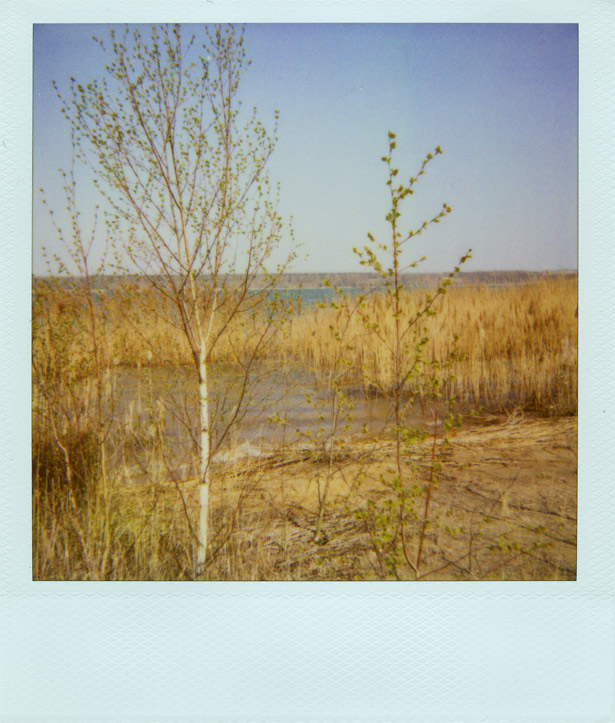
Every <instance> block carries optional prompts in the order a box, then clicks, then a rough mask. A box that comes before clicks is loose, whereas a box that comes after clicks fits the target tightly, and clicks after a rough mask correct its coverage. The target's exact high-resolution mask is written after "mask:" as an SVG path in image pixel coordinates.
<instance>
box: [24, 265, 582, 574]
mask: <svg viewBox="0 0 615 723" xmlns="http://www.w3.org/2000/svg"><path fill="white" fill-rule="evenodd" d="M34 291H35V293H34V313H33V317H34V324H33V369H34V373H33V482H34V483H33V566H34V572H33V575H34V577H35V579H114V580H117V579H126V580H131V579H132V580H136V579H164V580H167V579H192V578H193V576H194V571H193V550H194V544H195V537H194V533H195V531H194V529H193V523H192V521H193V520H194V519H195V514H196V512H195V510H196V505H197V495H196V487H197V486H196V483H195V474H196V469H197V465H196V463H195V458H196V452H195V445H194V443H193V442H194V440H193V439H192V437H191V434H193V430H192V427H191V425H192V424H193V422H194V419H192V418H191V412H190V410H189V409H187V408H182V407H181V404H182V403H181V400H179V399H177V400H176V402H177V407H175V408H171V407H170V406H168V405H167V402H166V401H164V400H162V399H161V397H160V394H159V393H158V392H159V390H157V389H155V388H152V385H151V382H150V383H149V385H148V383H147V382H146V378H145V377H144V376H143V385H142V388H141V387H139V389H138V391H137V392H136V393H135V398H134V400H132V401H131V402H130V404H129V405H126V404H122V405H119V404H118V399H119V393H118V389H117V385H118V379H119V378H120V376H119V371H120V367H131V368H133V367H134V368H136V369H137V370H138V369H139V368H141V370H144V369H146V368H147V367H154V366H156V365H158V366H163V367H165V368H168V369H173V368H175V367H177V366H179V365H184V364H188V363H189V356H188V355H189V353H190V352H189V350H188V349H186V348H184V346H182V345H183V343H184V342H183V341H182V340H181V337H180V336H179V335H178V334H177V330H176V327H175V322H174V317H173V314H172V311H171V309H170V308H169V307H168V306H165V304H164V303H163V301H162V300H161V299H160V298H157V297H156V295H155V293H154V292H152V291H146V290H144V289H143V288H139V287H138V286H134V287H132V288H124V289H122V290H119V289H117V288H116V289H114V290H113V291H111V290H109V289H106V290H104V291H98V292H97V293H98V294H99V295H98V298H97V303H96V304H95V305H94V307H89V310H88V306H87V298H88V293H87V289H85V288H84V287H83V286H80V285H79V284H76V285H75V286H74V287H73V288H72V289H68V288H67V287H65V286H60V285H57V284H56V285H52V284H50V283H49V282H42V281H37V282H35V290H34ZM576 291H577V290H576V279H566V278H553V279H545V280H543V281H541V282H539V283H532V284H528V285H522V286H509V287H500V288H489V287H479V288H455V289H451V290H449V292H448V293H447V294H446V295H445V296H443V300H442V309H441V313H439V314H438V315H437V316H435V317H432V318H430V319H427V320H426V322H425V323H426V325H427V327H428V328H427V334H428V335H429V337H430V341H429V344H428V345H427V347H426V354H427V355H428V356H430V357H433V358H443V357H445V356H446V355H447V354H448V352H449V351H450V349H451V343H452V338H453V334H454V333H457V334H459V337H460V338H459V340H458V342H457V347H458V349H459V351H460V352H461V353H462V359H461V360H459V361H455V362H454V368H453V371H454V374H455V377H456V379H455V381H454V383H453V388H452V389H449V392H451V393H454V394H456V395H457V396H458V397H459V398H460V399H462V400H463V402H464V405H465V406H466V410H467V411H472V410H473V411H477V409H478V408H479V407H480V406H483V407H486V408H487V409H489V410H491V412H492V413H493V414H491V415H486V414H485V412H484V410H483V411H480V410H478V411H479V414H478V416H477V417H475V421H474V422H472V421H470V423H469V424H470V425H471V426H468V425H466V427H465V428H464V429H463V430H462V431H461V432H456V433H449V435H448V441H445V440H444V439H441V435H438V437H437V439H436V440H435V441H436V442H437V448H438V458H437V460H436V459H435V458H433V457H432V456H431V450H432V442H433V441H434V439H432V438H427V439H423V441H420V435H419V437H417V441H416V444H415V446H414V452H413V454H412V455H411V457H408V458H405V461H404V464H406V465H407V466H408V470H409V476H410V478H411V479H412V484H413V488H414V492H412V494H415V495H416V496H417V499H418V498H420V496H421V495H423V494H424V491H425V489H426V485H428V484H429V486H430V487H431V488H432V490H433V497H432V499H431V510H430V514H429V525H427V526H426V528H425V534H424V535H421V533H420V524H421V516H420V515H418V516H417V519H416V526H415V527H414V528H412V529H411V528H410V527H408V528H407V529H403V530H401V531H400V530H399V529H397V528H396V526H395V516H394V515H393V514H391V510H392V509H394V505H395V497H394V496H393V497H392V496H391V490H390V486H388V484H387V483H386V481H387V480H389V479H390V478H391V476H392V475H394V470H393V468H392V460H393V457H394V455H393V454H392V450H391V444H392V442H391V438H390V436H388V435H387V434H386V433H384V434H382V435H379V436H376V437H373V436H360V437H359V436H355V437H348V436H347V435H346V436H345V435H343V434H339V435H337V436H336V438H335V440H333V441H330V449H329V452H330V454H329V452H327V447H326V439H325V438H323V439H322V440H321V441H322V444H320V446H319V444H316V443H314V444H312V445H309V444H307V442H306V439H305V438H304V439H303V441H302V442H301V444H299V445H298V444H296V443H294V444H293V443H290V441H289V440H288V439H287V440H286V441H285V443H284V444H283V445H281V446H279V447H277V448H274V447H272V446H271V445H269V447H267V445H265V447H266V449H265V454H264V455H263V456H262V457H260V458H240V457H238V458H236V459H233V456H232V455H229V456H227V458H226V459H225V460H222V459H219V460H218V461H217V462H215V465H214V466H215V469H214V470H213V471H214V476H213V477H214V480H215V482H214V484H213V486H212V495H213V500H212V528H213V529H212V536H211V555H210V557H209V562H208V568H207V571H206V573H205V577H206V578H207V579H225V580H250V579H293V580H294V579H303V580H305V579H324V580H350V579H414V576H413V571H412V569H411V568H410V567H409V565H408V563H407V562H406V560H412V559H414V557H415V556H416V549H415V548H416V546H417V544H418V541H419V540H420V539H423V537H424V543H425V547H424V550H423V551H422V560H423V563H422V573H421V577H422V578H425V579H572V578H574V577H575V574H576V572H575V571H576V562H575V560H576V419H574V417H566V416H565V415H570V414H574V412H575V411H576V375H577V359H576V357H577V354H576V319H575V316H574V313H575V308H576V305H577V293H576ZM425 295H426V292H425V291H415V292H408V293H406V294H405V295H404V303H405V304H408V305H416V306H417V307H420V305H421V304H423V303H424V302H425ZM363 303H365V304H366V305H372V308H373V309H375V310H376V311H377V308H378V304H379V303H380V301H379V297H378V296H377V295H371V296H370V295H368V296H367V297H366V298H365V301H364V302H363ZM353 304H356V297H355V300H354V301H353V300H352V299H351V300H350V301H349V305H348V306H347V307H345V308H341V309H340V308H337V309H334V308H333V309H332V308H321V309H313V310H307V311H304V312H303V313H302V314H300V315H295V316H292V317H291V318H290V320H289V321H288V322H287V324H286V326H284V327H283V328H282V329H281V330H280V332H279V334H278V335H277V337H276V338H275V340H274V343H273V344H270V345H269V346H268V347H267V348H266V350H265V351H266V353H267V355H268V357H269V358H270V359H271V361H272V362H273V363H274V365H275V364H279V361H276V360H284V363H285V364H286V365H287V366H289V365H290V366H291V367H292V366H295V367H304V368H308V369H316V370H318V371H319V372H321V373H323V375H324V376H326V374H325V373H326V372H327V370H329V369H330V366H331V364H332V363H333V360H336V361H335V363H336V364H338V365H339V362H340V359H339V355H340V345H339V342H336V341H335V338H334V335H333V334H332V333H331V331H330V326H333V327H335V326H336V324H337V323H338V321H339V320H340V319H341V318H342V317H344V318H346V320H347V321H348V322H349V323H348V332H347V335H346V338H345V341H346V343H345V344H344V345H343V346H342V347H341V348H342V356H343V359H344V363H345V364H346V367H345V368H346V369H347V370H348V374H347V375H345V380H346V381H348V383H352V384H356V382H357V380H358V382H359V386H360V385H361V384H363V386H364V387H365V388H366V389H367V387H368V386H369V385H370V384H373V385H374V386H373V388H371V387H370V388H369V389H367V391H371V392H373V391H374V389H377V388H378V386H380V387H382V388H386V385H387V382H388V380H389V379H390V370H388V369H387V366H386V365H387V363H389V362H388V361H387V358H386V357H379V356H378V355H377V352H376V350H377V347H376V346H375V345H370V344H369V343H368V342H367V340H368V339H369V337H368V336H366V335H365V329H364V326H363V325H362V324H361V318H360V311H359V310H357V309H355V307H354V306H353ZM261 313H263V314H266V312H261ZM265 322H266V317H256V316H254V315H253V314H251V312H250V311H249V310H248V309H247V310H246V313H245V314H244V315H242V316H239V317H238V319H237V320H236V321H235V322H234V324H233V325H231V326H229V327H227V328H226V329H225V331H224V335H225V336H224V343H221V344H219V345H218V347H217V350H218V351H217V354H218V355H219V356H218V357H217V359H218V360H223V361H233V362H241V359H242V355H244V354H246V353H249V350H250V340H251V339H253V338H258V329H259V326H260V325H261V324H263V323H265ZM93 323H94V324H95V325H96V334H94V335H93V334H92V324H93ZM382 329H383V333H384V334H386V329H387V322H386V321H385V320H383V322H382ZM221 341H222V340H221ZM94 352H95V353H94ZM336 354H337V356H336ZM94 357H96V359H97V363H96V368H95V365H94V362H93V358H94ZM210 361H215V359H212V360H210ZM96 370H98V372H97V371H96ZM97 374H98V378H96V375H97ZM140 374H142V372H137V376H138V375H140ZM138 378H139V379H141V376H138ZM366 380H367V382H366ZM416 391H417V395H418V396H419V397H420V393H421V390H416ZM521 408H523V409H525V412H526V414H534V413H535V412H539V413H540V417H532V416H526V417H523V416H521V415H520V414H519V412H518V411H517V412H515V411H514V410H519V409H521ZM273 411H275V410H272V409H271V410H269V412H273ZM502 412H505V414H503V415H502V414H501V413H502ZM496 413H497V415H499V416H496ZM182 415H183V416H182ZM546 416H551V417H554V419H547V418H546ZM466 417H467V415H466ZM467 418H469V419H470V420H471V417H467ZM171 421H173V423H176V424H179V423H180V422H181V424H183V425H184V429H185V435H184V436H185V439H186V440H187V441H186V444H185V454H184V455H183V457H181V458H180V455H179V454H178V450H177V446H178V442H177V438H176V437H173V438H171V437H169V434H168V432H169V425H170V424H171ZM327 424H328V422H327V420H326V419H323V420H322V425H323V426H325V427H326V425H327ZM191 430H192V431H191ZM434 449H435V447H434ZM182 465H183V466H182ZM325 478H326V479H327V486H328V488H329V492H328V494H329V500H330V501H329V502H328V504H327V507H326V509H324V507H323V506H321V505H320V501H321V496H322V489H323V486H322V484H321V483H322V480H324V479H325ZM432 481H433V484H432ZM409 494H410V492H409ZM319 514H320V515H321V516H322V526H323V535H322V536H321V538H320V539H319V543H320V544H316V543H315V542H314V530H315V526H316V521H317V519H318V517H319Z"/></svg>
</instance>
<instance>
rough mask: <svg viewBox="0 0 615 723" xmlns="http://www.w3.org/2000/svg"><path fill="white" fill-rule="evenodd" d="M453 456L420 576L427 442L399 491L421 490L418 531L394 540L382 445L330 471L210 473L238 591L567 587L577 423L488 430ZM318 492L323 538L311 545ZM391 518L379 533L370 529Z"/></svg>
mask: <svg viewBox="0 0 615 723" xmlns="http://www.w3.org/2000/svg"><path fill="white" fill-rule="evenodd" d="M449 442H450V443H449V444H446V443H444V442H443V441H442V440H438V443H437V448H438V456H439V458H440V464H439V466H438V467H437V468H436V470H435V474H434V476H433V482H434V484H433V487H432V491H431V493H430V503H429V514H428V520H429V523H428V524H427V526H426V529H425V534H424V540H423V545H422V550H421V560H420V566H418V569H417V565H416V563H417V557H418V548H419V546H420V539H421V530H422V527H423V521H424V510H425V499H426V489H427V486H428V484H429V480H430V475H431V468H432V454H431V453H432V449H433V438H431V439H430V438H428V439H426V440H424V441H423V442H421V443H419V444H417V446H416V448H415V449H413V452H412V455H410V456H409V457H408V458H407V459H406V467H407V470H408V471H407V481H406V482H405V483H404V484H405V485H406V486H408V488H411V487H412V485H415V486H416V489H415V493H416V497H415V499H414V503H413V508H414V511H415V514H416V518H415V519H414V520H410V521H409V522H407V523H406V524H405V525H404V529H403V535H402V531H401V529H400V527H399V524H398V522H397V520H398V515H397V510H398V508H397V507H395V498H396V495H395V494H394V493H393V491H392V489H391V480H392V479H393V478H394V476H395V474H396V465H395V449H394V444H393V442H392V441H390V440H388V441H386V440H385V441H380V442H378V443H374V442H371V443H368V442H366V441H362V440H360V439H356V440H353V441H352V442H349V443H348V444H347V445H346V446H345V447H343V448H341V449H340V450H339V451H338V452H337V454H336V455H335V457H334V459H333V462H332V461H331V459H330V458H329V456H328V455H327V454H326V453H324V454H323V453H321V454H318V453H315V452H313V451H312V452H310V451H309V450H306V449H304V450H296V449H295V450H292V449H289V450H288V451H287V452H285V453H284V454H280V453H278V454H277V455H272V456H270V457H269V458H265V459H261V460H258V461H255V460H249V461H245V462H243V463H241V465H239V464H237V465H236V466H235V468H234V469H231V468H230V467H229V468H227V469H226V471H225V472H224V473H223V474H222V475H220V472H222V470H219V471H218V474H217V475H216V479H218V480H220V479H222V480H224V481H223V482H221V483H220V482H219V483H217V484H216V485H215V486H214V488H213V489H212V493H213V497H214V499H213V500H212V503H213V504H212V508H213V509H214V510H216V509H217V510H218V512H217V513H216V512H214V527H216V526H218V527H219V529H220V530H222V528H223V526H226V528H227V529H228V526H229V519H231V518H232V527H233V540H234V541H233V543H232V545H233V549H234V550H235V552H234V554H235V555H236V556H237V558H240V559H241V560H242V561H245V562H244V563H243V567H241V569H242V570H243V571H244V572H243V573H241V578H240V579H278V580H282V579H286V580H365V579H367V580H378V579H390V580H395V579H399V580H415V579H417V576H418V578H420V579H424V580H574V579H576V542H577V537H576V531H577V419H576V417H565V418H560V419H550V418H535V417H534V418H533V417H528V416H523V415H521V414H514V415H512V416H509V417H502V416H486V417H483V418H480V419H474V420H472V421H471V422H470V423H469V424H467V425H466V426H465V427H464V428H463V429H462V430H461V431H458V432H456V433H454V434H451V435H450V436H449ZM327 479H329V488H328V497H327V505H326V511H325V515H324V524H323V531H324V535H323V539H321V540H320V543H319V544H317V543H315V542H314V530H315V526H316V519H317V514H318V509H319V499H320V498H322V494H323V490H324V487H325V484H326V482H327ZM247 480H250V481H249V482H247ZM387 500H389V502H391V501H392V503H391V504H392V506H390V507H387ZM370 509H371V513H370ZM374 510H375V512H374ZM387 510H389V511H390V512H389V520H388V522H386V518H382V517H381V518H380V522H378V521H377V515H378V514H380V515H383V514H384V515H386V511H387ZM370 514H371V517H370ZM383 519H384V520H385V521H384V522H383ZM387 534H388V537H387ZM214 544H215V543H214ZM226 554H227V555H228V554H229V551H228V546H227V548H226ZM387 556H388V559H389V561H390V560H391V559H393V560H394V562H393V563H392V564H391V563H390V562H389V564H387ZM249 560H252V562H251V563H249V562H248V561H249ZM219 565H220V563H219V561H217V560H216V559H215V554H214V557H213V564H212V568H211V571H212V574H214V576H215V575H217V574H220V575H223V570H222V569H220V568H219ZM235 569H237V568H235ZM216 570H217V572H216ZM417 573H418V575H417Z"/></svg>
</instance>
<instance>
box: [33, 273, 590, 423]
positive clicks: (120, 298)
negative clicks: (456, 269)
mask: <svg viewBox="0 0 615 723" xmlns="http://www.w3.org/2000/svg"><path fill="white" fill-rule="evenodd" d="M82 293H83V292H82V291H81V290H80V288H79V286H78V285H75V286H74V287H73V288H72V289H69V288H66V287H64V286H59V285H56V286H52V285H50V284H48V283H47V282H43V281H39V280H37V281H35V293H34V297H35V304H34V320H35V323H34V332H33V356H34V360H35V362H36V360H39V362H43V361H44V360H45V359H46V357H47V356H48V354H49V349H50V344H49V343H48V341H49V340H48V339H46V334H48V330H49V328H50V325H49V323H46V324H37V323H36V319H37V317H38V318H41V316H42V315H44V317H45V319H46V320H47V321H49V320H51V322H52V323H51V328H53V327H64V328H66V329H67V330H69V332H70V333H69V334H67V335H65V337H64V338H65V343H64V346H63V349H62V353H63V355H64V357H65V359H64V361H63V368H64V371H65V372H67V373H69V375H70V376H75V377H84V378H86V377H87V375H88V369H89V365H90V364H91V360H92V357H93V350H92V349H91V337H90V335H89V333H88V327H87V320H86V318H85V305H84V303H83V299H81V298H80V297H81V294H82ZM362 293H363V292H361V290H359V289H356V288H355V289H349V290H343V294H342V295H339V294H338V293H337V292H336V291H335V290H333V289H328V288H316V289H297V290H295V289H286V290H282V291H281V292H280V293H279V298H278V300H277V303H278V305H279V306H278V310H279V309H286V310H290V313H288V314H282V315H281V316H282V317H283V319H282V321H281V322H280V330H279V333H278V334H277V335H276V336H275V337H274V338H273V340H272V342H271V343H269V344H268V345H267V346H266V347H264V348H262V349H259V351H258V355H259V358H260V359H262V360H268V361H270V362H272V363H276V362H278V361H279V362H280V363H282V362H283V363H284V364H292V365H295V366H297V367H298V368H303V369H306V370H310V371H316V372H320V373H323V374H326V373H327V371H328V370H330V369H331V367H332V365H333V364H334V363H335V360H336V359H338V360H339V359H340V354H341V356H342V357H343V359H344V364H346V367H347V369H348V373H347V374H346V378H347V380H348V382H349V383H352V384H354V385H356V384H361V383H362V382H363V383H364V384H365V386H366V388H367V387H368V386H369V387H371V389H372V391H373V389H383V390H386V389H387V388H389V387H390V380H391V379H392V378H393V377H392V367H391V365H392V358H391V357H390V356H388V355H387V354H386V352H383V349H385V347H383V345H382V344H375V343H374V339H373V337H371V336H370V335H369V334H367V333H365V328H364V325H363V322H362V320H361V319H362V316H361V314H360V313H358V304H359V302H360V300H361V299H362V301H361V303H362V304H363V305H364V306H363V308H364V309H365V310H367V311H369V312H370V314H372V315H375V316H376V317H377V318H379V319H380V327H381V333H382V335H383V336H384V338H385V339H386V338H387V337H389V336H390V335H391V334H392V332H393V319H392V318H391V315H390V314H388V315H387V310H386V308H385V299H384V295H383V293H382V292H380V291H378V290H377V289H376V290H371V291H369V292H367V293H365V295H364V296H362V295H361V294H362ZM428 293H429V292H428V291H427V290H426V289H408V290H406V291H404V292H403V298H402V308H404V309H405V311H406V312H408V316H411V315H412V310H413V309H418V308H420V307H421V306H422V305H424V303H425V300H426V298H427V294H428ZM577 299H578V294H577V278H576V276H570V275H569V276H561V277H560V276H552V277H545V278H543V279H540V280H538V281H534V282H530V283H524V284H519V285H502V286H498V285H494V284H489V285H478V286H469V285H468V286H460V287H455V288H451V289H449V291H448V293H447V294H446V295H444V296H443V297H441V299H439V300H438V302H437V303H438V305H441V307H440V308H439V313H438V314H437V315H436V316H434V317H432V318H426V319H425V320H424V322H425V323H424V326H425V328H424V333H425V336H426V337H428V339H429V341H428V343H427V344H426V346H425V349H424V357H425V360H426V361H429V360H434V359H435V360H437V359H445V358H446V357H447V355H449V353H450V352H451V349H452V348H453V340H454V335H457V336H458V340H457V341H456V343H455V346H456V349H457V355H458V357H459V359H458V360H456V361H455V362H454V363H453V364H452V366H451V374H452V375H453V376H454V380H453V381H452V382H450V383H449V385H448V389H447V393H448V394H454V395H455V396H457V397H458V398H459V399H460V400H461V401H462V402H463V403H464V404H466V405H471V406H474V407H477V406H481V407H484V408H487V409H490V410H493V411H503V410H507V409H511V408H517V407H519V408H524V409H531V410H534V411H539V412H541V413H546V414H550V415H565V414H573V413H575V411H576V404H577V319H576V317H575V310H576V308H577ZM332 303H333V304H334V306H332ZM98 312H99V314H100V323H101V331H102V333H103V334H104V337H105V343H104V345H103V346H102V347H101V349H99V355H101V354H102V355H103V358H102V359H99V362H102V363H103V364H105V365H108V366H116V367H117V366H122V367H152V366H165V367H166V366H170V367H173V366H182V365H189V364H191V363H192V357H191V352H190V349H189V347H188V344H187V342H186V340H185V336H184V335H183V334H181V333H180V332H179V329H178V325H177V320H176V315H175V310H174V309H173V308H171V307H170V305H169V304H168V302H166V301H165V300H163V299H162V298H161V297H159V296H157V294H156V293H155V292H154V291H152V290H151V289H148V288H146V287H143V286H139V285H136V284H135V285H133V286H124V287H121V288H120V287H118V289H114V288H112V289H108V290H105V291H101V292H99V303H98ZM267 314H268V312H267V310H266V309H261V310H260V311H259V312H258V313H251V312H249V313H248V312H247V313H246V314H244V315H240V316H239V317H238V318H237V319H235V320H234V322H233V323H232V324H230V325H229V326H228V328H225V329H224V330H223V331H222V334H221V338H220V340H219V343H218V344H217V346H216V348H215V350H214V353H213V354H212V356H211V358H210V361H211V362H225V363H233V362H239V363H241V358H242V356H243V355H245V354H249V353H250V352H251V349H252V346H253V345H254V343H255V340H256V339H258V332H259V328H260V326H261V325H262V324H265V323H268V320H267V318H266V317H267ZM269 321H270V320H269ZM342 321H343V323H344V324H345V332H344V343H343V344H342V345H340V341H339V339H336V329H337V328H338V327H339V325H340V324H341V323H342ZM221 324H224V320H223V319H222V320H221ZM406 363H410V360H406ZM417 392H418V393H419V394H420V392H421V390H417Z"/></svg>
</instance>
